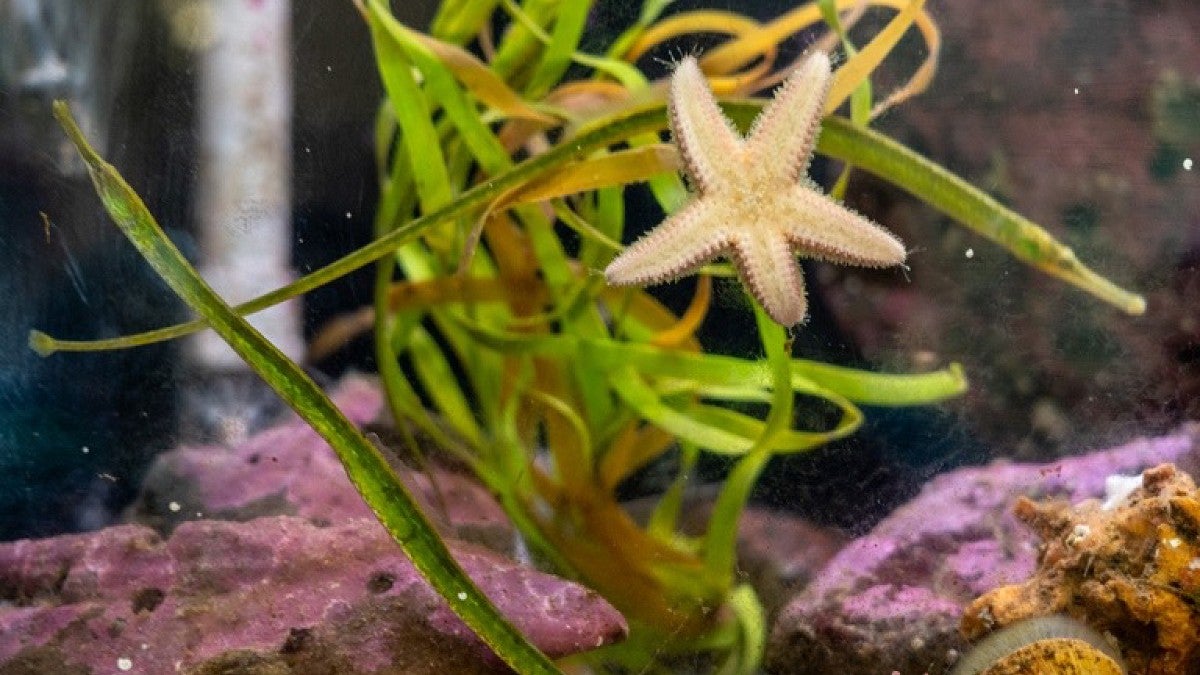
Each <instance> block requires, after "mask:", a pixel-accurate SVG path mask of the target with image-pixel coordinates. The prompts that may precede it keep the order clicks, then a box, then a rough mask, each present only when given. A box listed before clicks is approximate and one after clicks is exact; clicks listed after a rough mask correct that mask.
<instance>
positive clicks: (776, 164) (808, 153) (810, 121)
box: [746, 50, 831, 183]
mask: <svg viewBox="0 0 1200 675" xmlns="http://www.w3.org/2000/svg"><path fill="white" fill-rule="evenodd" d="M830 80H831V73H830V65H829V57H828V56H826V55H825V52H822V51H820V50H816V51H814V52H813V53H812V55H811V56H809V57H808V58H807V59H805V60H804V63H801V64H800V65H799V66H798V67H797V68H796V70H795V71H793V72H792V74H791V75H789V76H788V78H787V80H785V81H784V83H783V86H781V87H780V88H779V91H778V92H777V93H776V94H775V98H774V100H772V101H771V102H770V103H768V104H767V106H766V108H764V109H763V111H762V113H761V114H760V115H759V116H758V119H757V120H755V121H754V126H753V127H752V128H751V129H750V135H749V137H748V139H747V141H746V143H747V151H748V154H750V155H751V156H753V157H755V159H756V160H757V161H761V162H767V163H769V164H770V166H768V167H765V169H766V170H767V171H769V174H770V175H771V176H775V177H779V178H780V179H783V180H786V181H787V182H789V183H794V182H796V181H797V180H800V179H801V178H803V177H804V176H805V175H806V174H807V172H808V163H809V161H810V160H811V158H812V153H813V149H814V148H815V147H816V144H817V134H819V133H820V131H821V117H822V114H821V113H822V112H823V108H824V106H825V98H826V97H827V96H828V94H829V83H830Z"/></svg>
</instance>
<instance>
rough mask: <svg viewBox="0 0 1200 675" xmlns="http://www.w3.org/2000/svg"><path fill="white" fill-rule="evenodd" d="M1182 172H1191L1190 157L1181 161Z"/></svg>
mask: <svg viewBox="0 0 1200 675" xmlns="http://www.w3.org/2000/svg"><path fill="white" fill-rule="evenodd" d="M1183 170H1184V171H1191V170H1192V158H1191V157H1185V158H1184V160H1183Z"/></svg>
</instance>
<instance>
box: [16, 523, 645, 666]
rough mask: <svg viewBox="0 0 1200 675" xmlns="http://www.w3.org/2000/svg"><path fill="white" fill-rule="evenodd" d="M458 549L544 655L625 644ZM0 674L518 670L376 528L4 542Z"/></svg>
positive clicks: (487, 558)
mask: <svg viewBox="0 0 1200 675" xmlns="http://www.w3.org/2000/svg"><path fill="white" fill-rule="evenodd" d="M449 545H450V548H451V552H452V553H453V554H454V556H455V558H456V559H457V560H458V561H459V563H460V564H461V565H462V566H463V568H464V569H466V571H467V572H468V574H470V575H471V577H472V579H474V580H475V582H476V583H477V584H478V585H479V586H480V587H481V588H482V589H483V590H484V592H485V593H487V594H488V596H489V597H490V598H491V599H492V600H493V601H494V602H495V603H496V604H497V606H498V607H499V608H500V609H501V611H503V612H504V613H505V615H506V616H508V617H509V619H510V620H512V621H513V622H514V623H515V625H516V626H517V627H518V628H519V629H521V630H522V631H523V632H524V633H525V634H526V635H527V636H529V638H530V639H531V640H532V641H533V642H534V643H535V644H536V645H537V646H538V647H539V648H541V649H542V650H543V651H545V652H546V653H548V654H550V655H551V656H562V655H566V654H571V653H575V652H579V651H584V650H588V649H592V648H594V647H598V646H602V645H605V644H609V643H612V642H614V641H617V640H619V639H621V638H622V637H623V636H624V635H625V633H626V631H627V627H626V624H625V622H624V620H623V619H622V617H621V616H620V614H618V613H617V612H616V610H614V609H613V608H612V607H611V606H610V605H608V604H607V603H606V602H605V601H604V600H602V599H601V598H599V597H598V596H597V595H596V594H595V593H593V592H591V591H589V590H587V589H584V588H582V587H580V586H578V585H576V584H573V583H570V582H567V581H564V580H561V579H558V578H555V577H552V576H549V575H546V574H543V573H540V572H536V571H533V570H531V569H529V568H527V567H522V566H520V565H517V564H516V563H513V562H511V561H509V560H506V559H503V558H501V557H500V556H498V555H496V554H495V553H492V552H490V551H488V550H486V549H483V548H481V547H478V546H476V545H472V544H465V543H460V542H450V544H449ZM0 598H3V601H4V604H3V605H0V672H4V673H26V672H28V673H46V674H48V675H52V674H55V673H116V672H120V671H121V670H129V671H130V672H137V673H176V672H186V673H226V674H228V673H280V674H284V673H301V672H303V673H313V672H336V673H343V674H348V675H356V674H359V673H362V674H367V673H370V674H373V675H378V674H382V673H417V674H420V673H451V672H452V673H492V672H507V670H506V669H505V668H504V667H503V666H502V665H501V664H500V663H499V661H498V660H497V659H496V658H495V657H494V656H493V655H492V654H491V652H490V651H489V650H488V649H487V647H486V646H484V645H483V644H482V643H481V642H480V641H479V639H478V638H477V637H475V636H474V634H473V633H471V631H470V630H469V629H468V628H467V627H466V626H465V625H464V624H462V623H461V621H459V620H458V618H457V617H455V616H454V615H453V614H452V613H451V612H450V610H449V608H448V606H447V605H446V603H445V602H444V601H443V600H442V599H441V598H440V597H439V596H438V595H437V594H436V593H435V592H434V591H433V590H432V588H430V587H429V586H428V585H427V584H426V583H425V582H424V581H423V579H422V578H421V577H420V575H419V574H418V573H417V572H416V570H415V569H414V568H413V566H412V564H411V563H410V562H409V561H408V559H407V558H406V557H405V556H404V554H403V553H402V552H401V551H400V549H399V548H398V547H397V545H396V544H395V543H394V542H393V541H392V540H391V539H390V538H389V537H388V535H387V534H386V532H385V531H384V530H383V528H382V527H381V526H380V525H379V524H378V523H377V522H375V521H372V520H366V519H349V520H346V521H344V522H341V523H339V524H337V525H332V526H328V527H320V526H317V525H314V524H312V523H310V522H308V521H306V520H303V519H300V518H294V517H287V516H276V517H267V518H260V519H257V520H254V521H250V522H245V523H236V522H226V521H195V522H188V523H183V524H181V525H179V526H178V527H177V528H176V529H175V531H174V533H173V534H172V535H171V537H170V538H169V539H166V540H164V539H163V538H161V537H160V536H159V535H158V534H157V533H155V532H154V531H153V530H151V529H149V528H146V527H143V526H139V525H125V526H119V527H113V528H109V529H106V530H103V531H100V532H96V533H93V534H84V535H66V536H60V537H54V538H51V539H43V540H25V541H18V542H11V543H5V544H0Z"/></svg>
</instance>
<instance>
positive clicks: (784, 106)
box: [604, 51, 905, 326]
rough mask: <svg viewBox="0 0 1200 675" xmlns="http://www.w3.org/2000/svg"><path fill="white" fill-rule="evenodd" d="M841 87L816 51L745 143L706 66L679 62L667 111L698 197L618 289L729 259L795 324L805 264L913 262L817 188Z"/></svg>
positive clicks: (613, 268)
mask: <svg viewBox="0 0 1200 675" xmlns="http://www.w3.org/2000/svg"><path fill="white" fill-rule="evenodd" d="M830 78H831V72H830V65H829V57H828V56H826V55H825V54H824V53H823V52H820V51H817V52H815V53H814V54H813V55H812V56H810V57H808V58H807V59H805V60H804V62H803V63H802V64H801V65H800V66H799V67H798V68H797V69H796V70H795V72H793V73H792V74H791V75H789V76H788V78H787V80H786V81H785V82H784V84H783V85H782V87H780V89H779V91H778V93H777V94H776V96H775V99H774V100H773V101H771V102H770V103H769V104H767V106H766V107H765V108H764V110H763V111H762V113H761V114H760V115H759V117H758V119H757V120H755V122H754V126H753V127H752V128H751V129H750V133H749V135H748V136H746V137H745V138H742V136H741V135H740V134H738V132H737V131H736V130H735V129H734V128H733V125H732V123H731V122H730V121H729V120H728V119H727V118H726V117H725V116H724V115H723V114H722V113H721V109H720V107H719V106H718V105H717V101H716V99H715V98H714V97H713V94H712V91H710V90H709V88H708V84H707V82H706V81H705V79H704V75H703V74H702V73H701V72H700V66H699V65H698V64H697V63H696V60H695V59H694V58H692V57H688V58H686V59H684V60H683V61H682V62H680V64H679V66H678V67H677V68H676V69H675V72H674V74H673V75H672V76H671V88H670V93H669V95H668V106H667V108H668V113H669V117H670V125H671V133H672V135H673V137H674V140H675V143H676V145H678V146H679V153H680V156H681V157H682V160H683V168H684V170H685V171H686V173H687V175H688V177H689V178H690V183H691V186H692V190H693V191H694V195H693V198H692V199H691V201H689V202H688V203H686V204H685V205H684V206H683V207H682V208H680V209H679V210H678V211H677V212H676V213H674V214H673V215H671V216H670V217H668V218H667V219H666V220H664V221H663V222H662V223H660V224H659V225H658V227H656V228H654V229H653V230H651V231H650V232H649V233H648V234H646V235H645V236H643V237H642V238H640V239H638V240H637V241H636V242H634V243H633V244H632V245H630V246H629V247H628V248H626V249H625V251H624V252H623V253H621V254H620V255H619V256H617V257H616V258H615V259H613V261H612V262H611V263H610V264H609V266H608V268H607V269H605V271H604V276H605V278H606V280H607V281H608V283H609V284H612V285H615V286H629V285H649V284H657V283H661V282H664V281H669V280H672V279H677V278H679V277H681V276H685V275H687V274H690V273H692V272H694V271H695V270H696V269H697V268H699V267H700V266H701V265H704V264H706V263H708V262H710V261H712V260H713V259H714V258H717V257H718V256H724V257H728V258H730V259H731V261H732V262H733V266H734V267H735V268H736V269H737V272H738V276H739V277H740V278H741V280H742V283H743V284H744V285H745V286H746V287H747V288H748V289H749V290H750V293H751V294H752V295H753V296H754V298H755V299H756V300H758V302H759V304H761V305H762V307H763V309H765V310H766V312H767V314H769V315H770V316H771V318H772V319H774V320H775V321H777V322H779V323H780V324H782V325H784V326H792V325H795V324H797V323H800V322H802V321H804V319H805V315H806V314H807V312H808V303H807V301H806V300H805V297H804V277H803V276H802V273H801V269H800V266H799V264H798V263H797V261H796V258H795V255H796V254H799V255H802V256H805V257H810V258H818V259H823V260H828V261H832V262H836V263H842V264H846V265H860V266H866V267H884V266H888V265H898V264H900V263H902V262H904V255H905V251H904V244H902V243H901V242H900V240H899V239H897V238H896V237H895V236H893V235H892V234H891V233H890V232H888V231H887V230H885V229H883V228H882V227H880V226H879V225H877V224H875V223H873V222H871V221H870V220H868V219H867V218H865V217H863V216H861V215H859V214H858V213H855V212H854V211H852V210H850V209H848V208H846V207H845V206H843V205H842V204H841V203H839V202H838V201H836V200H834V199H833V198H831V197H829V196H828V195H826V194H824V193H823V192H821V189H820V187H818V186H817V184H816V183H814V182H813V181H812V180H811V179H809V178H808V175H807V173H808V164H809V161H810V160H811V158H812V153H813V149H814V147H815V146H816V143H817V134H818V133H819V132H820V129H821V116H822V114H823V109H824V106H825V98H826V96H827V95H828V92H829V82H830Z"/></svg>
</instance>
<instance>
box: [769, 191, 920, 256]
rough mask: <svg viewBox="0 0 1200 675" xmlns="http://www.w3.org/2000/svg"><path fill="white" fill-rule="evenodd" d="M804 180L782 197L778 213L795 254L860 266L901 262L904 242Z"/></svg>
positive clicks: (781, 225)
mask: <svg viewBox="0 0 1200 675" xmlns="http://www.w3.org/2000/svg"><path fill="white" fill-rule="evenodd" d="M805 183H807V185H806V184H804V183H801V184H799V185H796V186H795V187H793V188H792V189H791V190H790V191H789V192H788V193H787V194H786V195H784V196H782V197H783V198H782V199H781V200H780V207H781V208H780V209H779V212H778V213H779V216H780V218H781V221H780V222H779V224H778V227H780V228H781V229H782V231H783V232H784V236H785V237H786V238H787V240H788V241H789V242H790V243H791V244H792V246H794V247H795V248H796V249H797V251H798V252H799V253H801V254H804V255H808V256H811V257H815V258H821V259H823V260H828V261H831V262H836V263H840V264H843V265H859V266H862V267H887V266H890V265H899V264H900V263H902V262H904V257H905V250H904V243H903V242H901V241H900V240H899V239H898V238H897V237H896V236H895V235H893V234H892V233H891V232H888V231H887V230H885V229H884V228H883V227H882V226H880V225H878V224H876V223H874V222H873V221H871V220H870V219H868V218H866V217H864V216H862V215H860V214H859V213H857V212H855V211H853V210H851V209H849V208H847V207H845V206H843V205H841V204H839V203H838V202H836V201H834V200H833V199H831V198H830V197H829V196H827V195H824V194H822V193H821V192H820V191H819V188H818V187H817V186H816V185H813V184H812V183H811V182H809V181H807V180H806V181H805Z"/></svg>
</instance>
